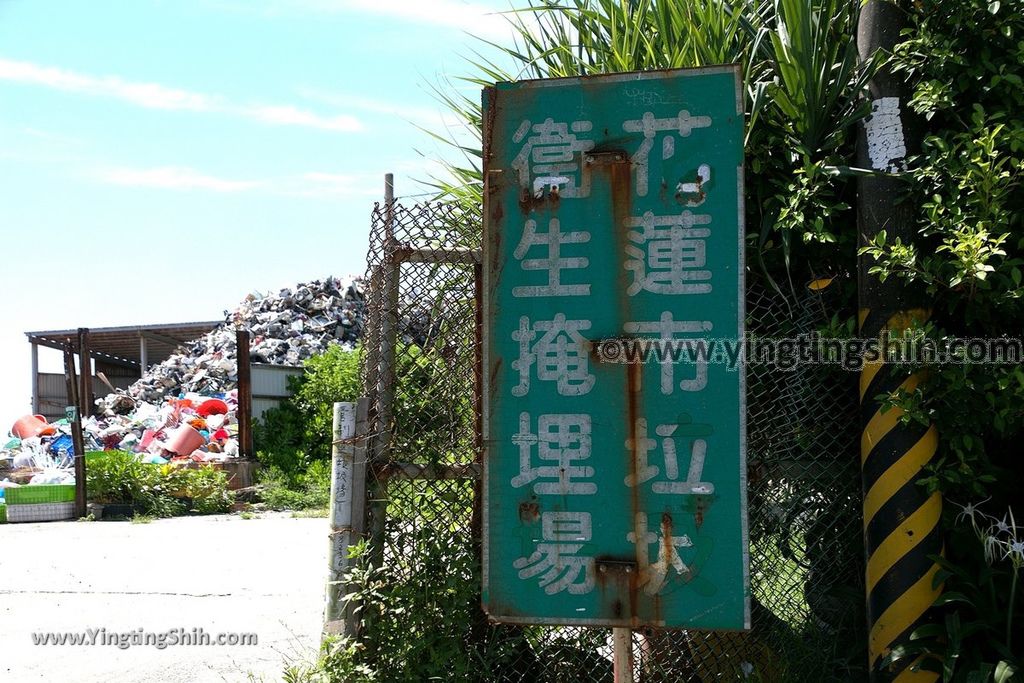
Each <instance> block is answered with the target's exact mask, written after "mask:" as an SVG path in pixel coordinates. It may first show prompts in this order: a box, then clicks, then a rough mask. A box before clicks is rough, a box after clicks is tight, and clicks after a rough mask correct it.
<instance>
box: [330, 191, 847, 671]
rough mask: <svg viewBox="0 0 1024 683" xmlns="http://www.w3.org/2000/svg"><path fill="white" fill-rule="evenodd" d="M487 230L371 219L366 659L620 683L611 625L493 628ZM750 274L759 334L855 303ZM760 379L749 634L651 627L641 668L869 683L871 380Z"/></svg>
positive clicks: (792, 328) (752, 417) (464, 220)
mask: <svg viewBox="0 0 1024 683" xmlns="http://www.w3.org/2000/svg"><path fill="white" fill-rule="evenodd" d="M480 234H481V230H480V216H479V215H476V214H472V213H466V212H464V211H462V210H460V209H459V208H458V207H457V206H455V205H447V204H421V205H416V206H412V207H404V206H401V205H398V204H385V205H383V206H377V207H376V208H375V209H374V212H373V220H372V230H371V236H370V251H369V259H368V268H369V271H368V279H369V282H370V291H369V303H368V305H369V329H368V335H367V337H366V339H365V340H364V344H365V348H366V353H365V354H364V368H363V378H364V382H365V386H366V392H367V396H368V398H369V406H370V419H369V423H368V424H369V431H370V434H369V439H368V441H367V444H368V446H367V454H368V458H369V459H370V464H371V466H370V468H369V469H370V471H371V473H372V474H371V475H370V482H369V485H368V504H367V505H368V512H369V515H368V517H369V523H368V527H367V529H368V544H367V555H366V562H365V563H364V567H365V568H364V569H362V570H360V571H359V572H358V573H357V575H355V576H353V577H352V581H351V582H350V583H351V585H352V586H354V588H353V590H357V591H358V592H359V595H360V598H361V600H362V607H361V613H360V619H361V622H362V628H361V631H360V633H359V642H360V647H361V648H363V649H362V650H361V655H360V658H361V659H362V660H363V661H365V662H366V663H367V665H368V666H369V667H371V668H372V669H374V670H375V671H377V673H378V675H379V676H380V678H381V679H383V680H428V679H431V678H437V679H438V680H485V681H491V680H494V681H553V682H554V681H558V682H562V681H611V680H612V677H613V673H612V672H613V670H612V638H611V635H612V633H611V630H610V629H591V628H577V627H555V628H552V627H539V626H510V625H494V624H489V623H488V622H487V619H486V616H485V615H484V614H483V613H482V611H481V608H480V592H479V586H480V545H481V529H480V509H479V505H478V501H479V496H478V495H477V494H478V492H479V486H480V481H479V474H480V468H479V463H478V462H477V458H478V453H479V452H480V442H479V434H480V423H479V414H480V412H479V408H480V401H481V398H480V393H479V392H480V381H479V380H480V376H479V372H480V370H479V368H480V362H479V353H480V336H479V330H480V318H479V315H480V308H479V306H478V302H479V297H480V291H481V290H480V286H481V285H480V279H479V272H480V266H479V247H480V244H479V241H480ZM749 280H750V282H751V284H749V285H748V294H747V315H748V319H747V330H748V334H754V335H758V336H761V337H776V338H778V337H792V336H794V335H797V334H800V333H808V332H811V331H814V330H817V329H819V328H820V327H821V326H822V325H824V324H825V323H826V322H827V321H828V320H829V319H830V318H831V316H832V314H833V312H834V311H835V310H836V308H837V306H838V304H839V302H836V301H832V300H830V297H829V295H827V294H826V293H828V292H830V291H831V289H829V288H826V289H825V290H824V293H823V292H818V291H811V290H809V289H808V290H804V291H803V292H802V293H796V294H793V293H790V294H787V295H784V294H782V293H780V292H778V291H775V290H774V289H773V288H770V287H767V286H766V285H765V284H763V283H762V282H760V281H759V280H758V279H757V278H755V277H751V278H749ZM836 289H838V287H837V288H836ZM747 386H748V398H747V406H748V461H749V468H748V469H749V486H750V488H749V515H750V522H749V526H750V557H751V567H750V572H751V592H752V595H751V602H752V628H751V630H750V631H749V632H746V633H735V632H728V633H727V632H694V631H683V630H660V629H648V630H642V631H635V632H634V635H633V651H634V656H635V659H636V671H637V678H638V680H642V681H699V682H706V681H732V680H741V681H742V680H752V681H823V680H858V679H860V678H863V677H864V673H863V670H864V666H863V664H864V662H865V661H866V655H865V654H864V653H865V648H864V645H863V641H864V638H863V631H864V628H863V610H862V603H863V586H862V579H861V577H862V575H863V555H862V553H863V551H862V548H861V540H860V511H859V500H860V487H859V474H858V461H857V434H858V431H857V413H856V405H857V403H856V401H857V397H856V389H855V386H856V379H855V376H854V375H852V374H851V373H844V372H842V371H841V370H839V369H837V368H835V367H834V366H827V365H797V366H796V367H794V368H793V369H789V370H786V369H782V368H781V367H779V366H777V365H771V364H758V363H753V364H750V365H749V367H748V371H747Z"/></svg>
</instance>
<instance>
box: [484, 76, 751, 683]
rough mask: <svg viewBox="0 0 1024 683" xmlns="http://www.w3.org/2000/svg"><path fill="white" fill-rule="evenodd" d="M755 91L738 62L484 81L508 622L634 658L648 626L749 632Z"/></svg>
mask: <svg viewBox="0 0 1024 683" xmlns="http://www.w3.org/2000/svg"><path fill="white" fill-rule="evenodd" d="M741 93H742V90H741V77H740V72H739V68H738V67H735V66H723V67H712V68H706V69H695V70H677V71H659V72H649V73H629V74H614V75H607V76H596V77H588V78H567V79H554V80H543V81H525V82H518V83H499V84H497V85H496V86H494V87H491V88H487V89H486V90H485V93H484V122H485V127H484V172H485V199H484V220H485V235H484V238H485V239H484V258H483V264H484V335H485V336H484V354H485V357H484V372H483V379H484V383H485V386H484V396H485V405H484V449H485V451H484V454H485V457H484V468H485V480H484V486H483V488H484V560H483V561H484V586H483V601H484V605H485V608H486V610H487V612H488V614H489V616H490V617H491V618H492V619H494V620H497V621H503V622H513V623H531V624H576V625H587V626H612V627H617V628H616V631H615V643H616V651H619V650H621V651H622V654H621V656H620V657H619V658H618V659H620V660H621V657H625V656H626V655H627V654H629V653H630V651H631V650H630V633H629V629H631V628H637V627H639V626H642V625H652V626H662V627H687V628H698V629H742V628H748V627H749V601H748V598H749V590H748V585H749V581H748V568H747V567H748V563H747V527H746V478H745V472H746V462H745V451H744V448H745V401H744V379H743V371H742V363H741V362H740V361H739V360H738V358H736V357H734V356H733V354H732V352H733V351H735V350H736V349H737V348H739V346H738V345H739V343H740V341H741V340H742V336H743V330H744V306H743V302H744V287H743V238H744V235H743V221H742V215H743V211H742V207H743V204H742V198H743V191H742V186H743V109H742V94H741ZM726 344H731V346H726ZM644 356H646V357H644ZM620 664H625V662H622V661H620ZM629 668H630V669H631V665H630V667H629ZM623 676H627V673H626V671H623ZM631 676H632V674H631V673H628V677H623V678H621V680H631ZM616 680H620V679H619V678H617V679H616Z"/></svg>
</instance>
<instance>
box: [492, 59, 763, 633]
mask: <svg viewBox="0 0 1024 683" xmlns="http://www.w3.org/2000/svg"><path fill="white" fill-rule="evenodd" d="M722 74H731V75H732V76H733V77H734V79H735V93H736V97H735V99H736V103H735V104H736V108H735V113H736V114H735V115H736V116H737V117H738V120H739V124H738V125H739V129H740V133H741V134H740V144H741V145H742V121H743V100H742V97H743V91H742V78H741V74H740V68H739V66H738V65H726V66H718V67H707V68H701V69H686V70H672V71H654V72H638V73H625V74H611V75H602V76H596V77H582V78H561V79H550V80H539V81H522V82H518V83H516V84H498V86H499V87H500V86H501V85H506V86H511V87H514V88H515V89H520V90H526V91H529V90H533V89H544V88H552V87H562V88H566V87H568V88H573V87H578V88H582V87H584V86H590V85H593V84H594V83H597V82H602V83H612V84H616V83H617V84H622V83H643V82H647V81H654V80H659V81H665V80H666V79H669V78H672V77H675V76H679V77H682V78H690V79H693V78H694V77H699V76H703V75H719V76H721V75H722ZM495 93H496V91H495V88H494V87H491V88H487V89H485V91H484V149H483V152H484V226H485V227H484V242H483V259H482V262H483V264H484V268H483V269H482V270H483V288H482V289H483V311H484V319H485V322H484V325H483V372H482V381H483V391H482V395H483V397H484V401H483V406H482V423H483V424H482V430H483V434H482V437H483V450H484V455H483V486H482V487H481V488H482V493H483V505H482V507H483V595H484V602H485V609H488V612H489V614H490V617H491V618H492V619H494V620H495V621H501V622H508V623H523V624H543V625H559V624H564V625H581V626H613V627H634V628H635V627H638V626H641V625H645V624H648V625H654V626H674V627H686V628H715V629H716V630H720V629H748V628H750V588H749V587H750V577H749V546H748V543H749V540H748V528H747V495H746V491H747V482H746V387H745V377H744V371H743V369H742V367H741V368H740V369H739V370H738V371H737V372H738V389H739V397H738V407H739V415H738V431H739V434H738V445H739V447H738V449H737V450H738V456H739V458H738V463H737V465H738V467H739V474H738V486H739V491H738V503H739V511H738V512H739V519H740V522H739V534H740V536H741V538H740V548H741V557H740V558H738V559H739V561H740V562H741V563H742V570H741V575H742V584H743V585H742V586H741V587H737V588H738V589H739V590H741V591H742V615H741V618H740V619H739V620H733V621H732V622H731V623H729V624H726V625H721V624H718V625H713V626H708V625H702V624H700V623H671V624H667V623H666V622H665V620H663V619H657V618H654V619H639V618H638V617H637V616H636V614H635V613H633V612H632V611H631V615H626V616H623V617H621V618H608V617H602V616H598V617H596V618H588V617H561V616H559V617H546V616H537V615H521V614H509V613H500V612H499V613H495V612H492V611H491V610H490V607H491V604H490V603H489V598H488V596H489V594H490V590H491V586H490V579H491V567H490V562H491V548H490V544H491V532H492V530H493V529H492V527H491V524H492V520H491V519H490V510H491V500H490V496H491V492H490V481H491V479H490V475H491V468H492V461H491V453H492V448H491V444H492V440H491V424H492V422H491V420H492V415H491V408H492V406H491V400H490V399H491V392H492V383H493V378H492V372H493V369H492V358H491V354H492V345H491V342H492V341H493V340H492V339H491V333H490V328H491V327H492V320H491V312H492V296H493V294H492V292H493V290H492V287H493V285H494V283H493V282H492V281H491V271H492V264H493V263H494V261H493V259H495V258H496V256H497V250H496V249H495V248H494V243H493V239H492V238H493V232H492V225H491V224H492V220H499V221H500V220H501V218H502V216H501V215H497V216H495V215H494V214H493V213H492V212H493V211H494V210H495V206H494V202H493V201H491V197H492V194H493V193H494V192H495V187H494V186H495V184H496V182H495V181H496V179H497V176H496V175H495V172H496V170H495V169H492V168H491V167H490V166H491V164H490V162H491V152H492V144H491V142H492V139H491V138H492V136H493V135H494V117H495V114H496V106H495V98H496V94H495ZM581 99H582V98H581ZM681 114H682V112H680V115H681ZM733 124H734V125H735V122H733ZM605 133H606V134H607V130H606V131H605ZM579 154H580V158H581V160H582V157H583V151H579ZM593 156H597V155H593ZM587 161H588V163H599V164H600V163H604V162H606V161H607V162H608V163H613V164H620V165H621V164H622V162H623V161H624V160H623V159H622V158H621V156H616V158H614V159H611V158H609V159H607V160H606V159H604V158H603V157H599V158H597V159H594V158H588V160H587ZM626 163H627V166H626V168H628V169H630V170H629V172H630V173H632V170H631V169H632V165H631V162H626ZM620 167H621V166H620ZM501 172H502V171H497V173H501ZM504 172H506V173H507V172H508V170H504ZM697 183H698V190H699V189H700V184H699V183H700V176H698V179H697ZM736 183H737V185H736V194H737V206H736V209H737V227H738V230H737V240H738V262H737V263H736V278H737V281H738V297H737V298H738V302H737V307H738V308H737V316H736V319H737V330H736V332H737V336H738V337H739V338H740V339H742V337H743V334H744V329H745V305H744V303H745V298H744V294H745V286H744V250H743V246H744V237H745V235H744V221H743V217H744V196H743V195H744V192H743V163H742V152H741V153H740V158H739V161H738V163H737V178H736ZM559 189H560V188H559V187H554V186H552V188H551V190H552V191H553V193H554V200H555V201H558V199H559V195H558V192H559ZM544 191H546V189H545V188H543V187H541V192H544ZM566 196H567V195H566ZM523 201H525V202H527V203H528V202H530V201H531V200H530V198H529V197H528V196H525V195H524V197H523ZM498 211H499V212H500V211H501V209H500V205H499V208H498ZM633 374H634V373H633V372H632V371H628V372H627V376H632V375H633ZM538 431H539V430H538ZM628 565H629V563H628V562H627V563H624V564H623V566H617V562H616V561H615V560H614V559H611V560H609V561H606V562H603V563H601V562H599V561H596V560H595V571H601V570H603V572H602V573H606V572H612V573H613V574H614V573H615V572H618V571H620V570H621V571H622V572H624V573H625V575H626V577H625V580H626V581H627V583H629V584H630V585H631V586H632V587H633V588H632V590H634V591H635V590H636V578H635V575H634V576H628V575H629V574H630V573H631V571H633V570H635V569H636V567H635V566H633V567H630V566H628ZM631 610H632V608H631Z"/></svg>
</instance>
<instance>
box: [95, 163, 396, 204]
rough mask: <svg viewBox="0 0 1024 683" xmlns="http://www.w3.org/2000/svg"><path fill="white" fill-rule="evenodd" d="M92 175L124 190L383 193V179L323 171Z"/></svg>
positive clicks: (121, 170)
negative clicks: (247, 176) (258, 175)
mask: <svg viewBox="0 0 1024 683" xmlns="http://www.w3.org/2000/svg"><path fill="white" fill-rule="evenodd" d="M88 176H89V177H90V178H92V179H93V180H96V181H99V182H101V183H104V184H107V185H120V186H123V187H145V188H156V189H164V190H207V191H211V192H222V193H231V192H249V191H254V190H258V191H259V192H261V193H264V194H270V195H277V196H282V197H319V198H344V197H376V196H378V195H380V194H381V193H382V192H383V181H382V180H381V177H378V176H372V177H371V176H370V175H369V174H341V173H327V172H323V171H310V172H307V173H299V174H295V175H290V176H284V177H280V178H274V179H259V180H239V179H234V178H221V177H218V176H213V175H210V174H208V173H204V172H202V171H198V170H196V169H194V168H187V167H180V166H157V167H152V168H132V167H127V166H108V167H102V168H96V169H93V170H92V171H90V172H89V173H88Z"/></svg>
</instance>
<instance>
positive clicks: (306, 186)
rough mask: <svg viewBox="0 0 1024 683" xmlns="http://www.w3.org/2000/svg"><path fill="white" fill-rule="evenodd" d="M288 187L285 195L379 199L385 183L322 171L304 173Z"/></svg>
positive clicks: (357, 176) (363, 175)
mask: <svg viewBox="0 0 1024 683" xmlns="http://www.w3.org/2000/svg"><path fill="white" fill-rule="evenodd" d="M371 183H376V184H375V185H371ZM288 185H290V187H284V188H282V190H283V193H284V194H289V195H293V196H299V197H377V196H380V195H381V194H382V193H383V191H384V190H383V187H384V183H383V181H382V180H381V179H380V178H379V177H377V176H374V177H372V178H371V177H370V176H369V175H366V174H342V173H323V172H320V171H312V172H309V173H303V174H302V176H300V177H299V178H298V179H296V180H293V181H291V182H290V183H289V184H288Z"/></svg>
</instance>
